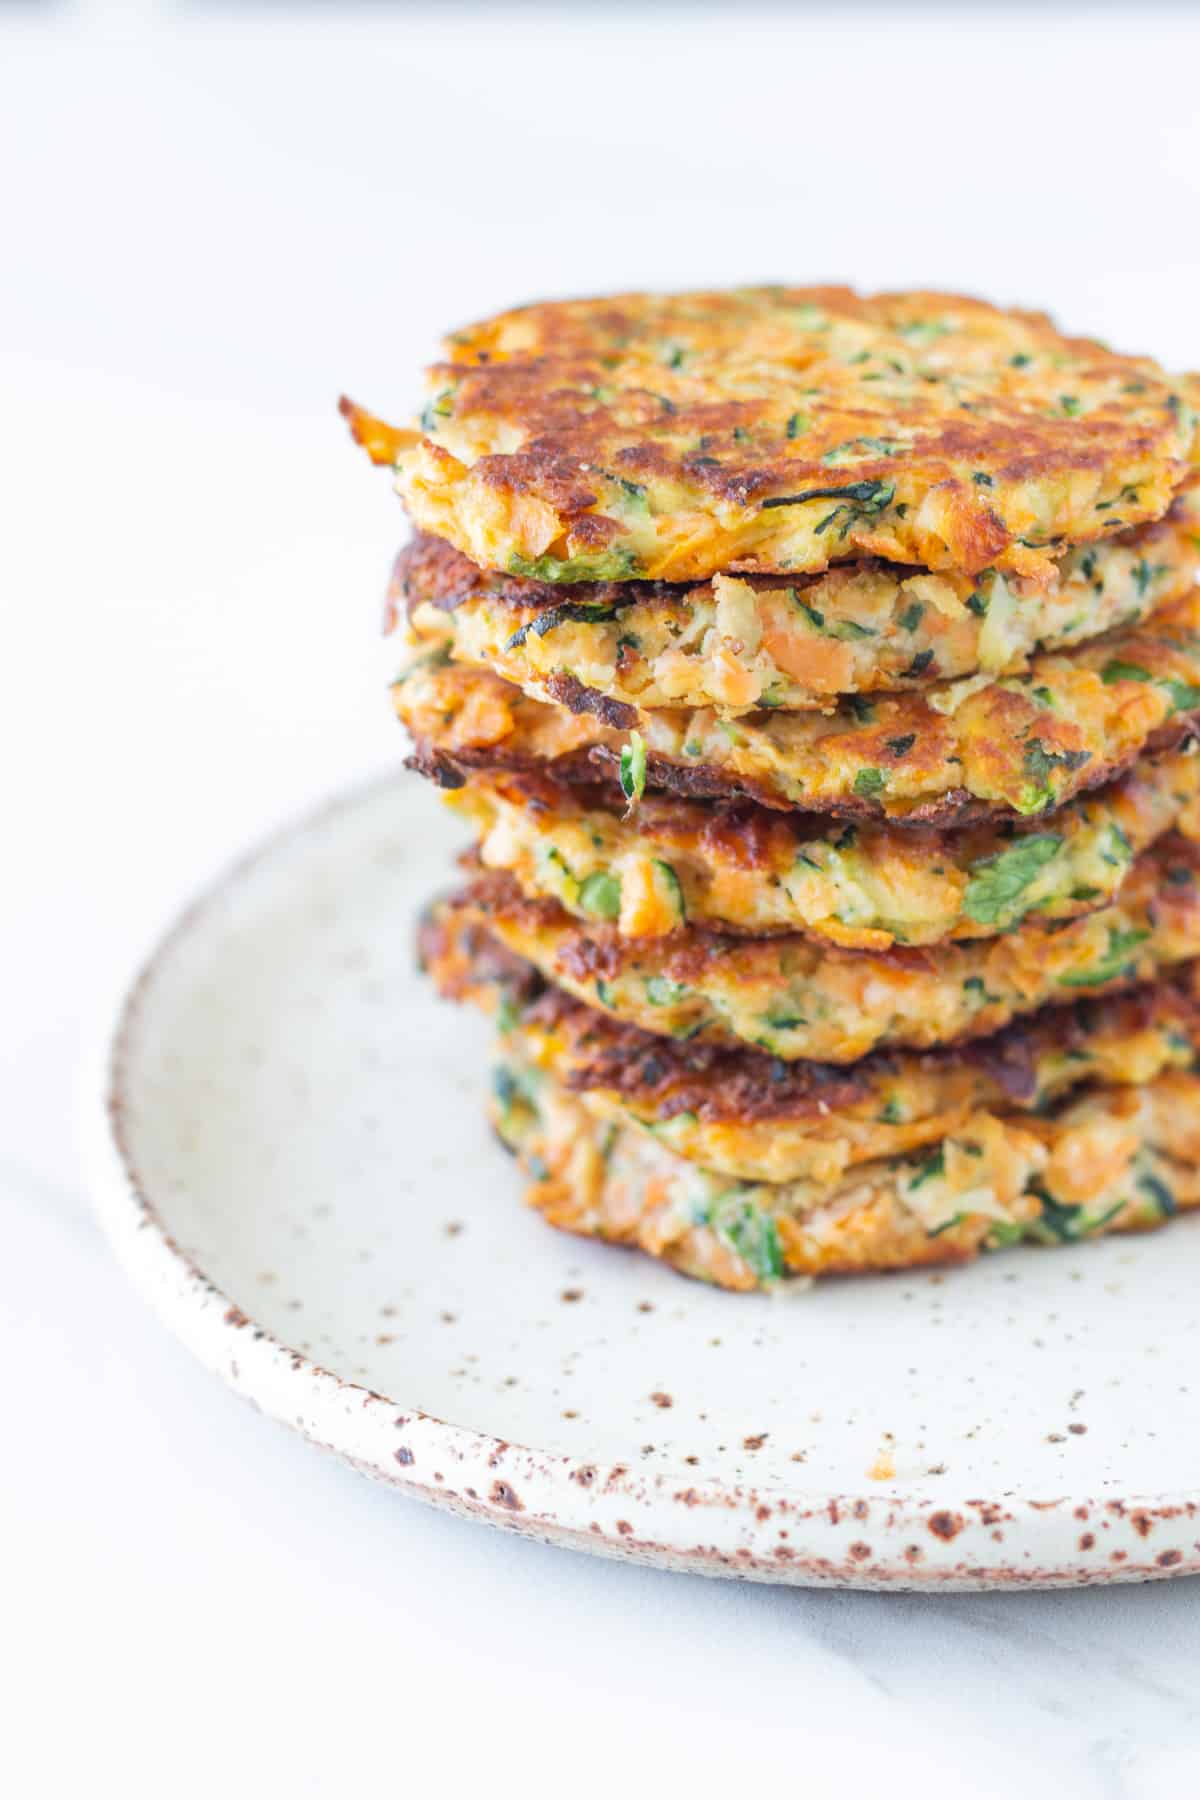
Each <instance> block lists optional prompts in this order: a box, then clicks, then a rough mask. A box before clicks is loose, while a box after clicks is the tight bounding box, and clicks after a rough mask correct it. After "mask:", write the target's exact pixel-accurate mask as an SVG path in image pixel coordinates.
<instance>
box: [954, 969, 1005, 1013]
mask: <svg viewBox="0 0 1200 1800" xmlns="http://www.w3.org/2000/svg"><path fill="white" fill-rule="evenodd" d="M963 993H964V994H970V995H971V996H972V998H973V999H975V1000H977V1001H978V1002H979V1004H980V1006H993V1005H995V1003H996V1002H997V1001H998V1000H999V998H1000V996H999V994H989V993H988V991H987V985H986V983H985V982H984V979H983V976H982V975H968V976H967V979H966V980H965V981H964V982H963Z"/></svg>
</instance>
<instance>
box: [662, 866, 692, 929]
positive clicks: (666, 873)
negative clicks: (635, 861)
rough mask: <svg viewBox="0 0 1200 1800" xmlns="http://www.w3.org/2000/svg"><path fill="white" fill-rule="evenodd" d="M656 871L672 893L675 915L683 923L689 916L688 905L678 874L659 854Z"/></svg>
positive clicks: (668, 891)
mask: <svg viewBox="0 0 1200 1800" xmlns="http://www.w3.org/2000/svg"><path fill="white" fill-rule="evenodd" d="M654 871H655V874H656V875H657V877H658V879H659V880H660V881H661V882H662V884H663V886H664V887H665V888H666V890H667V893H668V894H669V895H670V897H671V904H672V906H673V907H674V908H675V916H676V918H677V919H678V920H679V923H680V924H681V925H682V924H683V922H684V920H685V919H686V918H687V907H686V905H685V904H684V899H683V888H682V887H681V885H680V881H679V877H678V875H677V874H676V873H675V871H674V869H673V868H672V867H671V864H670V863H669V862H663V861H662V860H661V858H659V857H657V856H656V857H655V859H654Z"/></svg>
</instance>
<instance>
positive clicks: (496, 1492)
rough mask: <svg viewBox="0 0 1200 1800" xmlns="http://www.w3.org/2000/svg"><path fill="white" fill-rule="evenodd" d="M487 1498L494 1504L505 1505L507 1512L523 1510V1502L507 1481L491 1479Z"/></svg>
mask: <svg viewBox="0 0 1200 1800" xmlns="http://www.w3.org/2000/svg"><path fill="white" fill-rule="evenodd" d="M488 1498H489V1499H490V1500H491V1501H492V1504H493V1505H494V1506H504V1507H507V1509H508V1511H509V1512H524V1511H525V1507H524V1505H523V1503H522V1502H521V1501H520V1500H519V1499H518V1498H517V1494H516V1491H515V1489H513V1488H511V1487H510V1486H509V1484H508V1482H507V1481H493V1483H492V1485H491V1489H490V1490H489V1494H488Z"/></svg>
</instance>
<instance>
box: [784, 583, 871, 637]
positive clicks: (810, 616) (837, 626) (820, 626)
mask: <svg viewBox="0 0 1200 1800" xmlns="http://www.w3.org/2000/svg"><path fill="white" fill-rule="evenodd" d="M788 593H789V595H790V596H791V598H792V599H793V600H794V601H795V603H796V605H797V606H798V607H799V608H800V611H801V612H802V613H803V614H804V616H805V618H806V619H807V620H808V622H809V624H810V625H812V626H814V627H815V629H816V630H817V631H822V632H824V633H825V635H826V637H833V638H840V639H841V640H842V641H843V642H844V643H849V644H852V643H856V642H857V641H858V640H859V639H861V638H873V637H878V636H879V633H878V632H877V631H872V629H871V627H870V626H869V625H860V624H858V623H857V621H856V620H854V619H834V620H833V622H832V623H829V622H827V621H826V617H825V614H824V613H823V612H818V611H817V608H816V607H815V606H810V605H809V604H808V601H807V600H802V599H801V598H800V596H799V594H798V593H797V592H796V590H795V588H789V589H788Z"/></svg>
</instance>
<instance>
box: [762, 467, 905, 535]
mask: <svg viewBox="0 0 1200 1800" xmlns="http://www.w3.org/2000/svg"><path fill="white" fill-rule="evenodd" d="M895 498H896V489H895V487H894V486H893V485H892V484H891V483H890V482H886V481H852V482H850V483H849V484H848V485H847V486H846V487H833V488H807V489H805V491H804V492H803V493H802V494H774V495H772V496H771V497H770V498H769V499H766V500H764V501H763V503H762V504H763V510H764V511H766V510H767V509H768V508H770V507H775V506H803V505H804V504H805V502H806V501H809V500H836V501H837V502H838V504H837V505H836V506H835V507H834V509H833V511H832V512H829V513H826V515H825V517H824V518H823V519H822V520H821V522H820V523H819V525H818V526H817V528H816V530H817V535H818V536H820V534H821V533H822V532H824V531H827V530H828V529H829V528H830V526H835V527H837V528H838V536H839V537H840V538H844V537H845V536H846V534H847V532H848V531H849V530H850V527H851V526H852V525H853V524H855V523H856V521H857V520H859V519H873V518H877V517H878V516H879V514H880V513H882V512H886V511H887V508H888V507H889V506H890V505H891V504H892V501H893V500H894V499H895Z"/></svg>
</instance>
